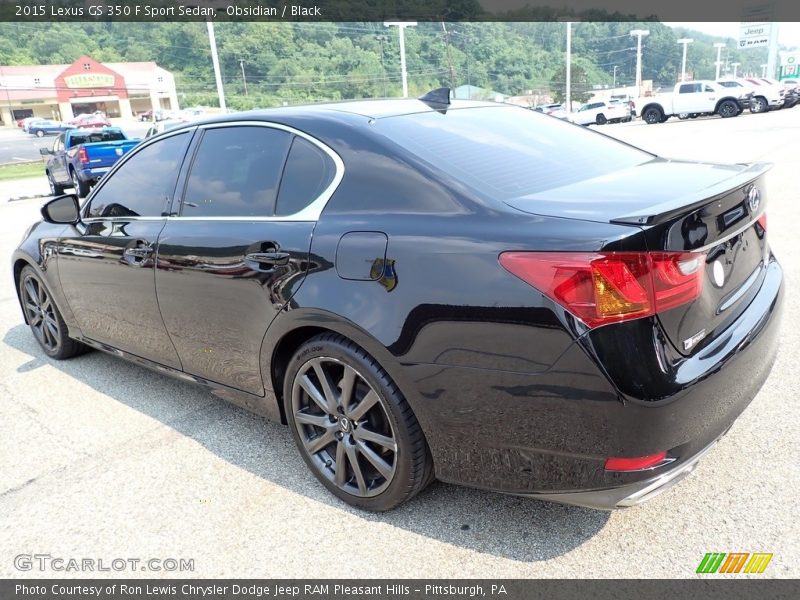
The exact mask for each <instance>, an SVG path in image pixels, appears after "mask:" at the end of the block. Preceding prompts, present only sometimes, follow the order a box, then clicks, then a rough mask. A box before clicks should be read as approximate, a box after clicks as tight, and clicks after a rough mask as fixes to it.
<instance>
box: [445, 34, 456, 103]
mask: <svg viewBox="0 0 800 600" xmlns="http://www.w3.org/2000/svg"><path fill="white" fill-rule="evenodd" d="M442 31H443V32H444V43H445V47H446V48H447V64H448V66H449V67H450V87H451V88H453V89H455V87H456V72H455V70H454V69H453V57H452V56H450V34H449V33H448V32H447V27H445V25H444V21H442Z"/></svg>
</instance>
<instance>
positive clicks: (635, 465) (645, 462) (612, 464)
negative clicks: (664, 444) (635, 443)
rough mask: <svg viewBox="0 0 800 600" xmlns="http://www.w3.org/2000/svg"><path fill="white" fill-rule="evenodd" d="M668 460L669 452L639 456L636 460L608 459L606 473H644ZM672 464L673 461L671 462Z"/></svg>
mask: <svg viewBox="0 0 800 600" xmlns="http://www.w3.org/2000/svg"><path fill="white" fill-rule="evenodd" d="M666 460H667V451H666V450H664V451H663V452H658V453H656V454H648V455H647V456H637V457H634V458H622V457H612V458H607V459H606V465H605V470H606V471H644V470H645V469H652V468H654V467H657V466H659V465H661V464H662V463H664V462H665V461H666ZM670 462H671V461H670Z"/></svg>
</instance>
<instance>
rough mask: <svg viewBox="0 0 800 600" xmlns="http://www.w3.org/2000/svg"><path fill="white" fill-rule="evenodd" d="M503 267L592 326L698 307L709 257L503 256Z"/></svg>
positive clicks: (633, 254) (664, 254)
mask: <svg viewBox="0 0 800 600" xmlns="http://www.w3.org/2000/svg"><path fill="white" fill-rule="evenodd" d="M500 264H501V265H502V266H503V267H504V268H505V269H506V270H507V271H509V272H510V273H512V274H514V275H516V276H517V277H519V278H520V279H522V280H523V281H524V282H526V283H528V284H529V285H532V286H533V287H535V288H536V289H538V290H539V291H540V292H542V293H543V294H545V295H546V296H547V297H549V298H550V299H552V300H553V301H555V302H557V303H558V304H559V305H561V306H563V307H564V308H565V309H567V310H568V311H570V312H571V313H572V314H574V315H575V316H577V317H578V318H580V319H581V320H582V321H583V322H584V323H586V324H587V325H588V326H589V327H599V326H600V325H606V324H608V323H617V322H620V321H628V320H630V319H639V318H642V317H648V316H651V315H654V314H656V313H658V312H663V311H666V310H669V309H671V308H675V307H677V306H681V305H684V304H688V303H690V302H693V301H694V300H696V299H697V298H698V297H699V296H700V292H701V291H702V289H703V274H704V272H705V254H702V253H691V252H503V253H502V254H501V255H500Z"/></svg>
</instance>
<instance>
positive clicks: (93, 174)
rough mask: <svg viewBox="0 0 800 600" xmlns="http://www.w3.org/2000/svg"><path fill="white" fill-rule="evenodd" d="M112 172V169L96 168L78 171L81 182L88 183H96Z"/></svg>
mask: <svg viewBox="0 0 800 600" xmlns="http://www.w3.org/2000/svg"><path fill="white" fill-rule="evenodd" d="M110 170H111V167H95V168H91V169H80V170H79V171H78V177H79V178H80V180H81V181H85V182H87V183H96V182H97V181H98V180H99V179H100V178H101V177H102V176H103V175H105V174H106V173H108V172H109V171H110Z"/></svg>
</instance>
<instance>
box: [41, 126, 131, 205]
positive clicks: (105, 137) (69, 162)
mask: <svg viewBox="0 0 800 600" xmlns="http://www.w3.org/2000/svg"><path fill="white" fill-rule="evenodd" d="M139 141H140V140H138V139H133V140H132V139H129V138H128V137H127V136H126V135H125V133H124V132H123V131H122V130H121V129H120V128H119V127H104V128H103V129H91V130H89V129H70V130H69V131H65V132H64V133H62V134H61V135H59V136H58V137H57V138H56V140H55V142H53V147H52V148H41V149H40V150H39V153H40V154H42V155H45V156H49V157H50V158H49V159H48V160H47V166H46V167H45V174H46V175H47V180H48V181H49V183H50V191H51V192H52V193H53V195H58V194H61V193H63V192H64V188H67V187H72V188H75V193H76V194H77V195H78V197H79V198H85V197H86V196H87V195H88V194H89V190H90V189H91V186H93V185H94V184H95V183H97V181H98V180H99V179H100V178H101V177H102V176H103V175H105V174H106V173H107V172H108V171H109V170H110V169H111V167H113V166H114V164H115V163H116V162H117V161H118V160H119V159H120V157H122V156H123V155H124V154H126V153H127V152H128V151H129V150H130V149H131V148H133V147H134V146H136V144H138V143H139Z"/></svg>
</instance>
